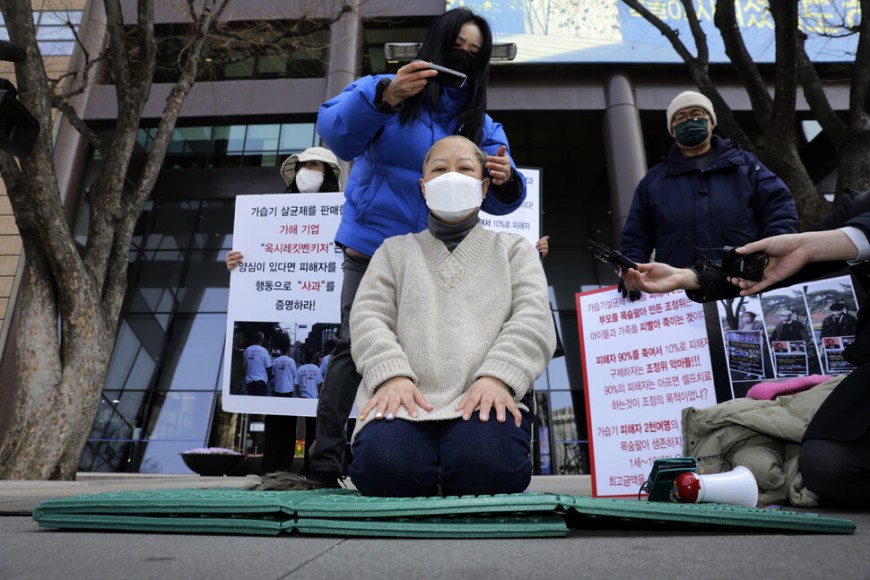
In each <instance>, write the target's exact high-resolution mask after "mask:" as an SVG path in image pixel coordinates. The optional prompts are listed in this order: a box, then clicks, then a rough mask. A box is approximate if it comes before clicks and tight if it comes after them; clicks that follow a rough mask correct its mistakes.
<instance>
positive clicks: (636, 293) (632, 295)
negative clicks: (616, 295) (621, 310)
mask: <svg viewBox="0 0 870 580" xmlns="http://www.w3.org/2000/svg"><path fill="white" fill-rule="evenodd" d="M616 289H617V290H619V292H620V293H621V294H622V297H623V298H628V299H629V300H630V301H631V302H634V301H635V300H640V290H629V289H628V288H626V287H625V280H623V279H622V278H620V279H619V283H618V284H617V286H616Z"/></svg>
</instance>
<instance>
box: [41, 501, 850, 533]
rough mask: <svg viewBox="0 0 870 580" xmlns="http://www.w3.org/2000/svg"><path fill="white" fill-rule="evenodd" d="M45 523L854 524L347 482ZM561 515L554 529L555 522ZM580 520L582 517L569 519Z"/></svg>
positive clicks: (142, 504) (383, 528)
mask: <svg viewBox="0 0 870 580" xmlns="http://www.w3.org/2000/svg"><path fill="white" fill-rule="evenodd" d="M33 519H34V520H36V521H37V522H39V525H40V526H42V527H57V528H84V529H106V530H108V529H112V530H131V531H143V532H178V533H234V534H260V535H262V534H271V535H274V534H278V533H282V532H287V533H289V532H292V531H294V530H296V531H298V532H299V533H303V534H326V535H347V536H388V537H398V536H401V537H411V538H429V537H453V538H502V537H547V536H561V535H565V532H564V530H565V519H567V521H568V524H569V525H571V526H572V527H579V528H582V529H585V530H588V529H590V528H595V527H596V525H601V526H603V525H608V526H609V527H610V528H611V529H612V528H613V527H614V526H616V527H619V528H621V529H637V528H638V526H639V525H649V524H650V523H655V522H666V523H668V524H671V525H681V526H686V525H688V526H696V525H698V524H703V525H711V526H724V527H732V528H734V527H736V528H754V529H770V530H791V531H801V532H809V533H834V534H851V533H853V532H854V531H855V524H854V522H852V521H851V520H847V519H842V518H832V517H822V516H819V515H817V514H812V513H798V512H792V511H781V510H765V509H756V508H743V507H738V506H731V505H720V504H672V503H665V502H647V501H634V500H618V499H596V498H590V497H583V496H573V495H559V494H549V493H524V494H507V495H493V496H463V497H429V498H375V497H365V496H361V495H360V494H359V493H357V492H356V491H351V490H316V491H247V490H238V489H180V490H155V491H128V492H121V493H100V494H90V495H78V496H75V497H70V498H57V499H50V500H47V501H45V502H43V503H42V504H41V505H40V506H39V507H38V508H37V509H36V510H35V511H34V512H33ZM557 520H559V527H558V529H557V527H556V526H555V524H554V522H556V521H557ZM575 524H582V525H575Z"/></svg>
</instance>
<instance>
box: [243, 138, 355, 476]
mask: <svg viewBox="0 0 870 580" xmlns="http://www.w3.org/2000/svg"><path fill="white" fill-rule="evenodd" d="M281 176H282V177H283V178H284V182H285V183H286V184H287V189H286V190H285V193H318V192H319V193H331V192H339V191H341V185H340V181H339V180H340V179H341V167H340V166H339V164H338V159H337V158H336V157H335V154H334V153H333V152H332V151H330V150H329V149H326V148H325V147H309V148H308V149H306V150H305V151H303V152H302V153H294V154H293V155H291V156H289V157H288V158H287V159H286V160H285V161H284V163H282V164H281ZM244 259H245V255H244V253H243V252H242V251H241V250H230V251H229V252H227V257H226V264H227V270H230V271H232V270H233V268H235V267H236V266H238V265H239V264H241V263H242V261H243V260H244ZM282 354H286V353H283V351H282ZM294 378H295V374H294ZM290 390H291V392H292V389H290ZM291 395H292V393H291ZM281 396H288V395H287V394H286V393H283V392H282V394H281ZM296 423H297V421H296V417H289V416H286V415H266V418H265V432H264V447H263V469H264V470H265V471H266V472H272V471H278V470H288V471H289V470H290V468H291V466H292V462H293V455H294V452H295V449H296ZM315 425H316V421H315V419H314V417H306V418H305V439H306V444H305V447H306V456H305V465H306V466H307V465H308V453H307V450H308V449H309V448H310V447H311V442H312V440H313V438H314V431H315V429H316V427H315Z"/></svg>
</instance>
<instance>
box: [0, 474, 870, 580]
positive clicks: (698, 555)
mask: <svg viewBox="0 0 870 580" xmlns="http://www.w3.org/2000/svg"><path fill="white" fill-rule="evenodd" d="M251 481H253V480H252V479H251V478H207V477H198V476H147V475H134V476H130V475H108V476H106V475H96V474H80V477H79V480H78V481H76V482H63V483H61V482H20V481H0V579H2V580H18V579H31V578H32V579H40V580H52V579H55V578H56V579H61V578H63V579H67V580H76V579H79V578H81V579H91V578H95V577H101V578H107V579H110V580H112V579H115V578H118V579H124V580H134V579H139V578H142V579H159V580H170V579H174V578H184V579H198V578H208V579H210V580H217V579H222V578H229V579H246V578H256V579H257V580H269V579H278V578H294V579H295V578H300V579H302V578H318V579H319V578H329V579H331V578H339V579H343V580H346V579H356V578H363V579H365V578H377V579H379V580H380V579H389V578H397V579H398V578H401V579H407V578H413V579H414V580H422V579H428V578H449V579H451V580H453V579H464V578H473V579H475V580H488V579H490V578H522V579H538V578H547V579H549V578H566V579H569V578H570V579H572V580H576V579H578V578H608V579H621V578H630V579H632V580H636V579H638V578H644V579H646V578H649V579H651V580H654V579H658V578H672V577H677V578H680V577H681V578H698V579H707V578H723V579H728V580H731V579H733V578H745V579H748V580H756V579H757V580H775V579H779V578H783V579H785V578H788V579H792V578H801V579H802V578H820V579H827V578H836V580H847V579H852V578H855V579H870V512H868V511H865V512H848V513H847V512H835V511H830V510H816V511H815V513H820V514H824V515H830V516H836V517H846V518H849V519H852V520H853V521H854V522H855V523H856V524H857V526H858V528H857V531H856V533H855V534H854V535H850V536H840V535H836V536H835V535H816V534H799V533H765V532H735V531H729V530H724V529H722V530H715V531H709V530H706V531H698V532H688V531H663V530H661V529H655V530H654V531H649V530H647V531H644V530H641V529H634V530H631V529H623V530H593V531H589V530H572V531H571V532H570V534H569V536H568V537H567V538H556V539H522V540H395V539H346V538H332V537H305V536H278V537H252V536H217V535H214V536H204V535H175V534H141V533H109V532H87V531H59V530H50V529H44V528H40V527H38V526H37V524H36V523H35V522H34V521H33V520H32V519H31V517H30V512H31V511H32V510H33V509H34V508H35V507H36V506H38V505H39V504H40V503H41V502H42V501H44V500H45V499H49V498H53V497H64V496H70V495H76V494H80V493H100V492H104V491H119V490H127V489H132V490H144V489H175V488H197V487H199V488H201V487H222V486H233V487H240V486H242V485H245V484H247V483H250V482H251ZM532 491H539V492H559V493H570V494H574V495H590V482H589V477H588V476H549V477H535V478H534V481H533V482H532Z"/></svg>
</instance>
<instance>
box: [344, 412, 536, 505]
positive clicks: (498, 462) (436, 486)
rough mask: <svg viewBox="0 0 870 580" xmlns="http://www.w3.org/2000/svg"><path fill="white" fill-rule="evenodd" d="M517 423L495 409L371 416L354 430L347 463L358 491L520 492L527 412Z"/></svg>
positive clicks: (526, 465)
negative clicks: (464, 415)
mask: <svg viewBox="0 0 870 580" xmlns="http://www.w3.org/2000/svg"><path fill="white" fill-rule="evenodd" d="M522 415H523V421H522V426H521V427H517V426H516V425H515V424H514V421H513V417H512V416H511V415H510V414H508V416H507V421H505V422H504V423H499V422H498V421H496V419H495V413H494V412H493V414H492V415H491V416H490V419H489V421H487V422H486V423H482V422H481V421H480V418H479V415H478V413H477V412H476V411H475V412H474V413H473V414H472V416H471V418H470V419H469V420H468V421H465V420H463V419H461V418H459V419H451V420H447V421H406V420H404V419H395V420H393V421H386V420H384V419H380V420H374V421H372V422H371V423H369V424H367V425H366V426H365V427H363V428H362V430H361V431H360V432H359V433H357V435H356V438H355V439H354V443H353V463H351V465H350V468H349V469H348V471H349V473H350V477H351V480H352V481H353V484H354V486H356V488H357V489H358V490H359V492H360V493H361V494H363V495H373V496H384V497H421V496H425V497H428V496H433V495H438V494H439V493H440V494H442V495H492V494H496V493H521V492H523V491H525V489H526V488H527V487H528V486H529V482H530V481H531V478H532V458H531V420H532V416H531V413H528V412H525V411H524V412H522Z"/></svg>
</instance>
